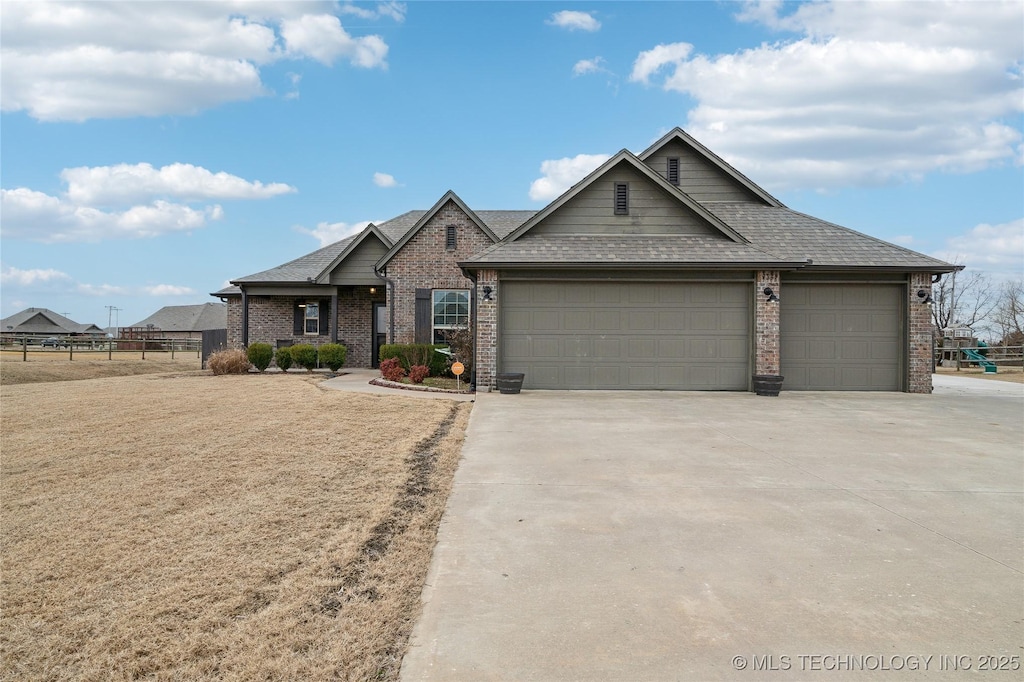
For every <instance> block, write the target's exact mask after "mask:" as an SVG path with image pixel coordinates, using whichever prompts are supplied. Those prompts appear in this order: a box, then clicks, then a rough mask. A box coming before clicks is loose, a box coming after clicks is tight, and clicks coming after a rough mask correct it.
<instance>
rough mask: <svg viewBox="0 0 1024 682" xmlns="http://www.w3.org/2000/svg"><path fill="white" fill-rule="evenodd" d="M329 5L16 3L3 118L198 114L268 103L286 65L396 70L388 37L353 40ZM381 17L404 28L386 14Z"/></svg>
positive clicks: (3, 33) (2, 67) (390, 7)
mask: <svg viewBox="0 0 1024 682" xmlns="http://www.w3.org/2000/svg"><path fill="white" fill-rule="evenodd" d="M335 11H338V7H337V6H336V5H335V4H333V3H329V2H302V3H299V2H246V1H244V0H243V1H236V2H189V3H155V2H147V3H141V4H140V3H137V2H128V1H120V2H102V3H97V2H47V1H42V0H40V1H37V2H9V3H8V2H5V3H2V4H0V53H2V59H0V87H2V91H0V108H2V110H3V111H8V112H9V111H26V112H28V114H29V115H30V116H32V117H33V118H36V119H39V120H45V121H64V120H71V121H83V120H86V119H89V118H113V117H126V116H159V115H166V114H172V115H173V114H192V113H195V112H197V111H200V110H202V109H206V108H210V107H215V106H218V105H220V104H223V103H226V102H234V101H240V100H247V99H252V98H254V97H258V96H261V95H264V94H266V93H267V90H266V88H264V86H263V83H262V81H261V78H260V69H261V68H262V67H263V66H265V65H268V64H272V63H274V62H277V61H280V60H284V59H302V58H306V57H309V58H312V59H316V60H318V61H321V62H323V63H326V64H333V63H334V62H335V60H337V59H339V58H345V59H347V60H348V61H349V62H350V63H352V64H353V65H355V66H359V67H365V68H374V67H385V66H386V64H385V62H384V58H385V56H386V55H387V49H388V48H387V45H386V43H385V42H384V41H383V39H381V38H380V37H379V36H376V35H368V36H363V37H353V36H351V35H349V33H348V32H347V31H345V29H344V28H343V27H342V25H341V22H340V21H339V20H338V18H337V16H335V15H334V14H333V12H335ZM378 14H379V15H380V16H389V17H391V18H394V19H396V20H400V19H398V17H403V18H404V6H401V5H399V4H395V3H384V4H383V5H381V6H379V7H378Z"/></svg>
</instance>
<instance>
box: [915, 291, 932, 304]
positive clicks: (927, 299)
mask: <svg viewBox="0 0 1024 682" xmlns="http://www.w3.org/2000/svg"><path fill="white" fill-rule="evenodd" d="M917 297H918V298H919V299H921V303H922V305H931V304H932V295H931V294H929V293H928V292H927V291H925V290H924V289H918V290H917Z"/></svg>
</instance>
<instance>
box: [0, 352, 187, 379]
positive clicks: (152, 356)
mask: <svg viewBox="0 0 1024 682" xmlns="http://www.w3.org/2000/svg"><path fill="white" fill-rule="evenodd" d="M201 366H202V363H201V362H200V360H199V358H197V357H196V354H195V353H175V354H174V359H173V360H172V359H171V354H170V353H153V352H149V353H146V359H145V360H143V359H142V353H125V352H121V353H114V355H113V359H111V360H108V359H107V353H106V352H105V351H101V352H80V351H75V355H74V357H73V358H72V359H70V360H69V359H68V353H67V351H64V350H45V351H32V352H29V353H28V360H27V361H22V354H21V351H17V352H16V351H9V350H6V351H3V352H2V353H0V385H4V386H9V385H12V384H29V383H42V382H51V381H75V380H79V379H98V378H100V377H123V376H135V375H138V374H159V373H165V372H184V371H198V370H199V369H200V367H201Z"/></svg>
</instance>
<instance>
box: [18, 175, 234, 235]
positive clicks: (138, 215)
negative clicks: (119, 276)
mask: <svg viewBox="0 0 1024 682" xmlns="http://www.w3.org/2000/svg"><path fill="white" fill-rule="evenodd" d="M0 212H2V214H3V226H2V228H0V229H2V234H3V236H4V238H21V239H29V240H32V241H39V242H44V243H57V242H95V241H100V240H103V239H118V238H141V237H156V236H158V235H161V234H166V233H170V232H187V231H191V230H195V229H198V228H201V227H203V226H205V225H206V223H207V221H210V220H219V219H220V218H221V217H222V216H223V210H222V209H221V207H220V206H207V207H205V208H203V209H199V210H196V209H193V208H190V207H188V206H185V205H182V204H174V203H170V202H167V201H162V200H157V201H154V202H153V203H151V204H149V205H145V206H133V207H131V208H128V209H126V210H124V211H102V210H100V209H97V208H93V207H91V206H82V205H78V204H75V203H71V202H68V201H65V200H62V199H60V198H58V197H53V196H50V195H48V194H44V193H42V192H35V191H33V190H30V189H25V188H17V189H12V190H7V189H0Z"/></svg>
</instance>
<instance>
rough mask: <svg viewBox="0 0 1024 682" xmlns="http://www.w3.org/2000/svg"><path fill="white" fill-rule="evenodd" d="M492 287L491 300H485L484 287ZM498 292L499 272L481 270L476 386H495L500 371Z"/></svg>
mask: <svg viewBox="0 0 1024 682" xmlns="http://www.w3.org/2000/svg"><path fill="white" fill-rule="evenodd" d="M485 286H489V287H491V300H490V301H485V300H484V287H485ZM499 294H500V292H499V291H498V272H497V270H481V271H479V272H478V273H477V282H476V315H477V317H476V386H477V389H478V390H479V389H481V388H484V387H492V386H494V378H495V375H496V374H497V371H498V301H499V299H500V296H499Z"/></svg>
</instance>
